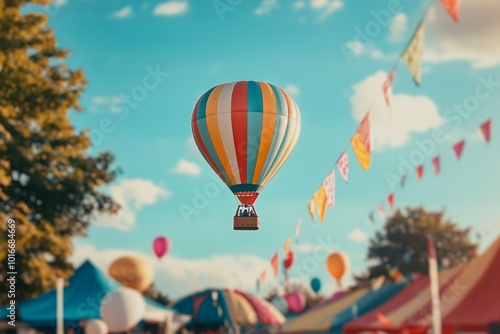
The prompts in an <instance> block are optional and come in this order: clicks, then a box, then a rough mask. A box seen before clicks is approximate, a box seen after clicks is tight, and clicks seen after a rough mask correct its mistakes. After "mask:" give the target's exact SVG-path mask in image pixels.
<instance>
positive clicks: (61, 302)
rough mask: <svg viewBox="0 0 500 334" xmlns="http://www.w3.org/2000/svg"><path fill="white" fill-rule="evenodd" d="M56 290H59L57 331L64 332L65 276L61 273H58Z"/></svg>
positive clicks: (60, 333)
mask: <svg viewBox="0 0 500 334" xmlns="http://www.w3.org/2000/svg"><path fill="white" fill-rule="evenodd" d="M56 291H57V306H56V314H57V323H56V333H57V334H64V278H63V277H62V275H61V274H60V273H58V274H57V280H56Z"/></svg>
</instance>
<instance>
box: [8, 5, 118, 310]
mask: <svg viewBox="0 0 500 334" xmlns="http://www.w3.org/2000/svg"><path fill="white" fill-rule="evenodd" d="M50 3H51V1H50V0H31V1H30V0H0V31H1V33H0V221H1V224H0V234H1V235H2V237H1V240H0V244H1V245H7V243H6V240H5V237H6V235H7V232H6V227H7V224H6V222H7V220H8V219H9V218H12V219H14V220H15V222H16V229H15V234H16V235H15V240H16V262H15V270H16V271H17V273H18V275H17V282H16V294H17V295H16V299H17V300H21V299H24V298H28V297H33V296H35V295H37V294H39V293H40V292H42V291H45V290H47V289H49V288H52V287H53V286H54V284H55V278H56V272H61V273H62V274H63V275H69V274H71V272H72V269H73V268H72V266H71V265H70V263H68V260H67V259H68V256H69V255H70V254H71V252H72V245H71V241H72V237H73V236H83V235H85V232H86V229H87V227H88V224H89V222H90V219H91V218H92V216H93V214H95V213H97V212H102V213H104V212H106V213H114V212H116V211H117V209H118V205H117V204H116V203H114V202H113V201H112V199H111V198H110V197H109V196H107V195H105V194H103V193H102V192H100V191H99V188H100V187H101V186H103V185H106V184H108V183H110V182H111V181H113V179H114V178H115V177H116V175H117V173H118V172H119V171H118V170H115V169H113V168H112V167H111V165H112V163H113V156H112V155H111V154H110V153H101V154H98V155H97V156H90V155H89V154H88V150H89V148H90V146H91V141H90V139H89V137H88V134H87V133H86V132H78V133H77V132H76V131H75V129H74V127H73V126H72V124H71V122H70V119H69V117H68V116H69V113H70V112H71V111H77V112H79V111H81V110H82V108H81V107H80V105H79V102H78V99H79V98H80V96H81V94H82V92H83V89H84V87H85V86H86V84H87V83H86V80H85V77H84V74H83V71H82V70H81V69H77V70H72V69H70V68H68V67H67V66H66V65H65V64H64V61H65V59H66V58H67V56H68V51H67V50H65V49H63V48H60V47H58V46H57V45H56V44H57V43H56V38H55V37H54V31H53V29H48V28H46V24H47V21H48V15H47V14H45V13H43V12H30V13H27V14H25V15H22V13H21V9H22V8H23V7H24V6H27V5H47V4H50ZM6 258H7V247H4V246H2V247H1V248H0V280H2V281H4V280H5V273H6V272H7V271H9V270H7V260H6ZM0 298H2V299H0V303H1V304H3V303H5V302H6V300H5V298H6V294H1V297H0Z"/></svg>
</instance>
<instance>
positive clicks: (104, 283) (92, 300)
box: [0, 260, 169, 328]
mask: <svg viewBox="0 0 500 334" xmlns="http://www.w3.org/2000/svg"><path fill="white" fill-rule="evenodd" d="M120 287H121V285H120V284H119V283H118V282H116V281H115V280H113V279H112V278H110V277H108V276H106V274H104V273H103V272H102V271H100V270H99V269H98V268H97V267H96V266H94V265H93V264H92V263H91V262H90V261H88V260H87V261H85V262H84V263H83V264H82V265H81V266H80V267H79V268H78V269H77V270H76V271H75V273H74V275H73V276H72V277H71V278H70V279H69V284H68V285H67V286H66V287H65V288H64V326H65V327H77V326H78V323H79V322H80V321H81V320H85V319H98V318H100V305H101V300H102V299H103V298H104V296H106V294H107V293H108V292H110V291H114V290H116V289H118V288H120ZM56 298H57V296H56V290H51V291H49V292H46V293H44V294H42V295H40V296H38V297H37V298H34V299H30V300H27V301H24V302H21V303H19V304H18V305H16V307H17V309H18V310H19V317H20V320H21V321H23V322H26V323H28V324H29V325H30V326H32V327H35V328H41V327H55V325H56V318H57V317H56V300H57V299H56ZM145 302H146V304H148V305H150V306H153V307H156V308H160V309H164V310H169V308H167V307H165V306H163V305H161V304H159V303H156V302H155V301H153V300H151V299H149V298H146V297H145ZM7 311H8V310H7V309H6V307H3V308H2V310H1V312H0V314H1V317H2V318H3V319H5V317H6V316H7V314H8V312H7Z"/></svg>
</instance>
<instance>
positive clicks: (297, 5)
mask: <svg viewBox="0 0 500 334" xmlns="http://www.w3.org/2000/svg"><path fill="white" fill-rule="evenodd" d="M305 7H306V2H305V1H304V0H299V1H296V2H295V3H294V4H293V5H292V8H293V9H294V10H299V9H304V8H305Z"/></svg>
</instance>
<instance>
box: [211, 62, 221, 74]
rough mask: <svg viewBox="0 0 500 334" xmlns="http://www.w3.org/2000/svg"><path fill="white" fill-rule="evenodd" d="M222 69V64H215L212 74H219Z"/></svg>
mask: <svg viewBox="0 0 500 334" xmlns="http://www.w3.org/2000/svg"><path fill="white" fill-rule="evenodd" d="M221 68H222V64H221V63H215V64H214V66H213V67H212V69H211V70H210V74H212V75H214V74H217V73H219V71H220V69H221Z"/></svg>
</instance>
